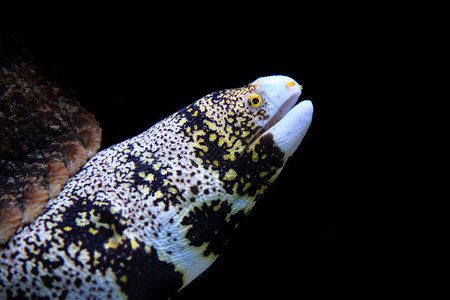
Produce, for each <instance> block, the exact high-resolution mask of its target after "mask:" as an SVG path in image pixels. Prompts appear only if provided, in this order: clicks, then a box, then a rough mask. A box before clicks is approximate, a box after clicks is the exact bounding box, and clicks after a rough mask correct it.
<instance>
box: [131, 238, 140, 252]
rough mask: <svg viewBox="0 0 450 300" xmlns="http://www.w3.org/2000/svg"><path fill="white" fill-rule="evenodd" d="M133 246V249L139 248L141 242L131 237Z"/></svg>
mask: <svg viewBox="0 0 450 300" xmlns="http://www.w3.org/2000/svg"><path fill="white" fill-rule="evenodd" d="M131 248H133V250H136V249H137V248H139V243H138V242H136V240H135V239H133V238H132V239H131Z"/></svg>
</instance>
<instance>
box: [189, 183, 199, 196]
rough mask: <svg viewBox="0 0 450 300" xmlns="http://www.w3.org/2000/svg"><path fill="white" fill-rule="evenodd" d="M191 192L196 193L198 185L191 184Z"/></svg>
mask: <svg viewBox="0 0 450 300" xmlns="http://www.w3.org/2000/svg"><path fill="white" fill-rule="evenodd" d="M191 192H192V194H194V195H197V194H198V187H197V186H195V185H193V186H191Z"/></svg>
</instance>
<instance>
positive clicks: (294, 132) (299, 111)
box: [252, 76, 313, 161]
mask: <svg viewBox="0 0 450 300" xmlns="http://www.w3.org/2000/svg"><path fill="white" fill-rule="evenodd" d="M252 84H256V86H257V88H258V90H260V91H261V92H263V93H264V94H265V95H266V96H267V99H268V101H270V103H271V106H272V107H273V108H274V110H273V111H272V114H273V117H272V118H271V119H270V121H269V122H268V123H267V124H266V125H265V126H264V129H263V131H262V134H261V136H259V137H258V138H257V140H258V139H260V138H261V137H263V136H265V135H269V134H271V135H272V136H273V140H274V141H275V143H276V145H277V146H278V147H279V148H280V149H281V150H282V151H283V152H284V154H285V161H286V160H287V159H288V158H289V157H290V156H291V155H292V154H293V153H294V152H295V150H296V149H297V148H298V146H299V145H300V143H301V141H302V139H303V137H304V136H305V134H306V132H307V131H308V128H309V126H310V124H311V121H312V114H313V105H312V103H311V101H309V100H305V101H302V102H300V103H299V104H297V105H296V106H295V107H294V105H295V103H296V102H297V100H298V98H299V97H300V94H301V92H302V86H301V85H299V84H298V83H297V82H296V81H295V80H293V79H292V78H290V77H287V76H269V77H262V78H259V79H257V80H255V81H254V82H253V83H252Z"/></svg>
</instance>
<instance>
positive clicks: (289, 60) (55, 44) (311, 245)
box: [12, 19, 345, 300]
mask: <svg viewBox="0 0 450 300" xmlns="http://www.w3.org/2000/svg"><path fill="white" fill-rule="evenodd" d="M309 21H311V22H312V21H313V20H312V19H311V20H309ZM77 22H82V21H81V20H77ZM124 23H125V22H122V23H120V22H119V25H117V24H116V25H115V26H112V27H111V26H110V25H111V24H102V23H99V25H97V26H93V27H91V26H89V27H88V28H83V29H81V28H76V26H75V28H74V27H70V29H69V28H67V27H66V26H64V24H63V25H61V24H59V23H58V24H56V23H55V24H52V25H50V26H40V25H39V24H35V26H30V27H28V28H26V29H24V30H16V31H12V33H13V35H14V37H15V39H16V40H17V41H18V42H19V43H21V44H22V45H23V46H24V47H25V48H27V49H28V50H29V51H30V53H32V54H33V55H34V57H35V59H36V61H37V63H38V64H40V65H42V66H46V67H49V66H50V68H52V70H54V71H55V74H57V75H56V76H55V79H57V80H60V81H61V82H63V83H64V84H66V85H67V86H69V87H71V88H73V89H74V90H75V92H76V93H77V95H78V98H79V100H80V102H81V103H82V105H83V106H84V107H85V108H86V109H87V110H89V111H90V112H92V113H93V114H94V115H95V117H96V119H97V120H98V121H99V122H100V125H101V127H102V130H103V145H102V147H103V148H105V147H108V146H110V145H112V144H115V143H118V142H121V141H123V140H125V139H127V138H129V137H132V136H134V135H136V134H138V133H140V132H142V131H144V130H146V129H147V128H149V127H150V126H152V125H153V124H154V123H155V122H157V121H159V120H161V119H163V118H165V117H167V116H169V115H170V114H171V113H173V112H175V111H177V110H179V109H180V108H182V107H185V106H186V105H188V104H190V103H191V102H193V101H195V100H197V99H198V98H200V97H202V96H204V95H206V94H208V93H210V92H213V91H217V90H220V89H224V88H233V87H240V86H243V85H246V84H248V83H249V82H251V81H253V80H255V79H256V78H258V77H260V76H267V75H274V74H280V75H287V76H291V77H292V78H294V79H295V80H296V81H297V82H299V83H300V84H302V85H303V93H302V95H301V96H300V100H305V99H310V100H311V101H312V102H313V105H314V116H313V122H312V125H311V127H310V129H309V132H308V133H307V135H306V137H305V138H304V140H303V142H302V144H301V145H300V147H299V149H298V150H297V152H296V153H295V154H294V156H293V157H292V158H291V159H290V160H289V161H288V163H287V165H286V167H285V169H284V171H283V172H282V173H281V175H280V177H279V178H278V179H277V181H276V182H275V183H274V184H273V186H272V187H271V188H270V189H269V190H268V191H267V192H266V194H265V195H264V196H263V197H262V198H261V199H260V201H259V202H258V204H257V205H256V206H255V208H254V209H253V211H252V212H251V213H250V215H249V216H248V218H247V220H246V222H244V223H243V224H242V225H241V226H240V228H239V229H238V231H237V232H236V234H235V235H234V237H233V239H232V240H231V241H230V242H229V243H228V245H227V248H226V249H225V251H224V253H223V254H222V255H221V256H220V257H219V258H218V260H217V261H216V262H215V263H214V264H213V266H212V267H210V268H209V269H208V270H207V271H205V272H204V273H203V274H202V275H201V276H200V277H198V278H197V279H196V280H194V281H193V282H192V283H191V284H190V285H189V286H188V287H186V288H185V289H184V290H183V291H182V292H180V294H179V295H177V296H176V297H174V299H176V300H182V299H236V300H237V299H258V298H259V297H262V296H265V297H266V298H267V297H270V296H268V295H272V297H273V298H275V299H285V298H291V297H292V295H307V294H311V293H313V294H314V295H316V296H329V295H333V294H334V292H335V285H334V283H335V282H336V277H337V263H336V260H337V255H336V252H337V247H336V215H337V202H338V201H340V200H341V199H343V197H344V195H340V194H339V193H338V190H339V188H338V186H339V185H341V184H342V182H343V177H344V176H345V175H344V174H342V172H340V173H339V174H338V172H337V167H336V164H337V162H338V161H339V157H338V155H337V154H336V153H337V152H338V149H339V147H340V144H339V141H338V139H339V132H340V131H341V130H342V129H341V128H340V123H339V122H340V117H339V114H338V112H337V109H336V108H337V107H338V105H339V103H342V100H343V99H342V96H340V91H339V88H338V87H337V84H336V82H342V81H344V78H343V77H344V76H345V74H339V75H338V76H337V75H336V73H337V72H336V70H335V68H336V67H335V66H336V60H339V59H340V58H339V55H338V53H339V52H338V50H339V44H338V43H336V40H337V35H338V34H337V33H336V32H334V31H333V30H332V29H330V28H329V26H325V27H322V28H320V27H317V26H316V25H314V24H312V25H310V24H309V22H305V21H303V22H300V21H299V22H295V21H294V22H291V23H289V24H286V26H284V25H283V24H281V26H278V27H276V28H274V29H273V30H272V31H270V30H262V29H259V28H257V27H256V28H254V29H252V30H244V29H242V31H241V30H237V31H229V30H228V29H223V30H220V31H219V30H217V29H215V28H214V29H210V28H208V26H206V27H204V26H192V27H191V26H189V27H186V28H184V27H183V26H179V27H178V28H177V29H171V28H170V24H166V26H167V27H166V30H165V31H161V29H160V28H161V27H154V26H152V25H151V24H145V22H143V23H144V24H140V25H139V26H135V25H128V26H127V25H125V24H124ZM279 25H280V24H279ZM340 171H343V170H340ZM338 182H339V184H338Z"/></svg>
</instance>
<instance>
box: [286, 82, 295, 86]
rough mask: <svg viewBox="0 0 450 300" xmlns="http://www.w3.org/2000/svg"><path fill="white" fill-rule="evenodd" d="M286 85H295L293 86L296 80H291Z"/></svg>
mask: <svg viewBox="0 0 450 300" xmlns="http://www.w3.org/2000/svg"><path fill="white" fill-rule="evenodd" d="M286 85H287V86H288V87H293V86H295V82H294V81H291V82H288V83H286Z"/></svg>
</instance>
